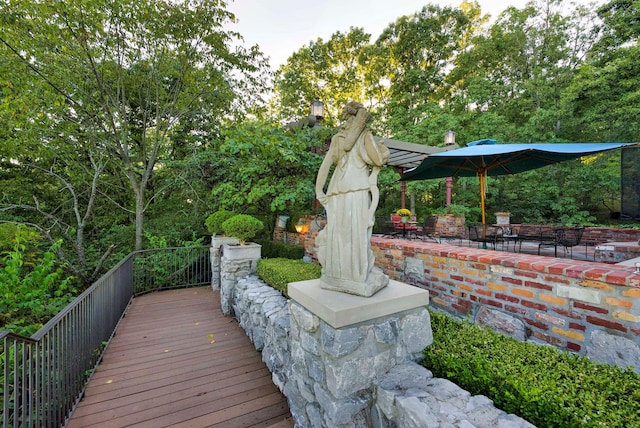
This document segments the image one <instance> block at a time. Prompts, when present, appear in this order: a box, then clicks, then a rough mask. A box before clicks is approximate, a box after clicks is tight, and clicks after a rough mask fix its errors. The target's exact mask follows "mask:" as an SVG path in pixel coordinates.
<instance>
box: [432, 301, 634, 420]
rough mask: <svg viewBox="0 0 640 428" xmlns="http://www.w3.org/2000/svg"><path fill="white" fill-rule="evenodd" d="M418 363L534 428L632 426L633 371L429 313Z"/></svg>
mask: <svg viewBox="0 0 640 428" xmlns="http://www.w3.org/2000/svg"><path fill="white" fill-rule="evenodd" d="M431 327H432V330H433V337H434V342H433V344H432V345H431V346H430V347H428V348H426V349H425V350H424V354H425V355H426V358H425V359H424V360H423V361H422V364H423V365H424V366H425V367H426V368H428V369H429V370H431V371H432V372H433V374H434V375H435V376H437V377H442V378H446V379H449V380H451V381H452V382H454V383H456V384H458V385H459V386H460V387H462V388H464V389H466V390H467V391H469V392H471V393H472V394H474V395H475V394H482V395H486V396H487V397H489V398H491V399H492V400H493V401H494V403H495V405H496V407H498V408H500V409H502V410H504V411H506V412H508V413H514V414H517V415H518V416H520V417H522V418H524V419H526V420H528V421H529V422H531V423H532V424H534V425H536V426H537V427H608V428H611V427H621V428H622V427H632V426H636V427H639V426H640V376H639V375H637V374H635V373H634V372H633V371H631V370H624V369H621V368H619V367H615V366H610V365H607V364H596V363H594V362H592V361H590V360H589V359H587V358H586V357H580V356H576V355H573V354H569V353H566V352H562V351H560V350H558V349H556V348H553V347H548V346H539V345H535V344H532V343H526V342H521V341H518V340H516V339H513V338H511V337H507V336H504V335H501V334H498V333H496V332H493V331H491V330H488V329H484V328H480V327H478V326H476V325H473V324H470V323H466V322H462V321H458V320H455V319H453V318H451V317H449V316H446V315H444V314H440V313H432V316H431Z"/></svg>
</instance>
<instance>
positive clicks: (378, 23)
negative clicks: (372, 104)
mask: <svg viewBox="0 0 640 428" xmlns="http://www.w3.org/2000/svg"><path fill="white" fill-rule="evenodd" d="M428 3H431V4H437V5H440V6H452V7H458V6H459V5H460V4H461V3H462V0H430V1H428V0H427V1H425V0H314V1H310V2H309V1H307V2H300V1H299V0H235V1H234V2H230V3H229V5H228V9H229V10H230V11H232V12H233V13H234V14H235V15H236V18H237V19H238V23H237V24H236V25H234V26H232V27H231V29H233V30H235V31H238V32H239V33H240V34H241V35H242V36H243V37H244V38H245V45H248V46H251V45H255V44H258V45H259V46H260V50H261V51H262V52H264V53H265V54H266V55H267V56H269V57H270V58H271V59H270V62H271V66H272V68H274V69H276V68H278V66H280V65H282V64H284V63H285V62H286V60H287V58H288V57H289V56H290V55H291V54H292V53H293V52H295V51H297V50H299V49H300V48H301V47H302V46H303V45H306V44H308V43H309V42H310V41H312V40H313V41H315V40H317V39H318V38H322V39H323V40H324V41H327V40H328V39H329V38H330V37H331V35H332V34H334V33H335V32H337V31H340V32H342V33H346V32H348V31H349V28H350V27H362V28H364V30H365V31H366V32H367V33H369V34H371V41H372V42H373V41H375V40H376V39H377V38H378V36H379V35H380V33H382V30H384V29H385V28H386V27H387V26H388V25H389V24H390V23H392V22H395V20H396V19H398V18H399V17H401V16H404V15H410V14H413V13H415V12H418V11H419V10H420V9H422V7H423V6H425V5H427V4H428ZM478 3H479V4H480V8H481V10H482V12H483V13H485V14H487V13H488V14H490V15H491V16H492V17H493V18H495V17H496V16H497V15H498V14H499V13H500V12H502V11H503V10H505V9H506V8H507V7H509V6H511V5H513V6H517V7H523V6H524V5H525V4H526V2H525V1H523V0H479V1H478Z"/></svg>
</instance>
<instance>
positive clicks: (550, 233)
mask: <svg viewBox="0 0 640 428" xmlns="http://www.w3.org/2000/svg"><path fill="white" fill-rule="evenodd" d="M562 234H563V229H562V228H554V229H543V230H542V231H541V232H540V242H539V243H538V255H540V250H541V249H542V248H543V247H553V256H554V257H558V245H562V244H561V243H560V241H561V240H562Z"/></svg>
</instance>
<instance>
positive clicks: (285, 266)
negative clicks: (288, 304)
mask: <svg viewBox="0 0 640 428" xmlns="http://www.w3.org/2000/svg"><path fill="white" fill-rule="evenodd" d="M257 274H258V276H259V277H260V279H262V280H263V281H264V282H266V283H267V284H269V285H270V286H272V287H273V288H275V289H276V290H278V291H280V292H281V293H282V294H283V295H285V296H287V284H289V283H290V282H296V281H305V280H308V279H316V278H320V266H319V265H317V264H315V263H306V262H303V261H302V260H291V259H283V258H279V259H261V260H260V261H259V262H258V269H257ZM287 297H288V296H287Z"/></svg>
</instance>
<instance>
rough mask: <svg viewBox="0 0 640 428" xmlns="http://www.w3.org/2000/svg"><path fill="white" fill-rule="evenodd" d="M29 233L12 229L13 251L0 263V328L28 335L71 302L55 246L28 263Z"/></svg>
mask: <svg viewBox="0 0 640 428" xmlns="http://www.w3.org/2000/svg"><path fill="white" fill-rule="evenodd" d="M31 233H32V232H30V231H29V230H28V229H27V228H26V227H19V228H17V229H15V236H14V237H13V238H12V240H11V241H12V243H13V248H12V249H11V250H10V251H5V252H4V253H3V258H2V261H1V262H0V296H2V299H0V327H1V328H7V329H10V330H12V331H14V332H16V333H19V334H24V335H27V336H30V335H31V334H33V333H35V332H36V331H37V330H38V329H39V328H40V327H42V325H43V324H44V323H45V322H46V321H48V320H49V318H51V317H52V316H53V315H55V314H56V313H57V312H59V311H60V310H61V309H62V308H64V306H65V305H66V304H67V303H69V302H70V300H71V298H72V296H73V290H72V288H71V287H72V280H73V278H72V277H70V276H66V275H65V272H64V269H63V267H62V266H60V264H59V263H58V262H57V261H56V258H55V251H56V248H55V245H54V246H53V247H52V248H51V249H50V250H49V251H46V252H44V254H42V257H41V258H39V260H37V263H33V264H31V263H27V262H26V261H27V260H28V257H27V246H26V245H25V244H26V243H27V242H29V240H30V239H31V238H30V234H31Z"/></svg>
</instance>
